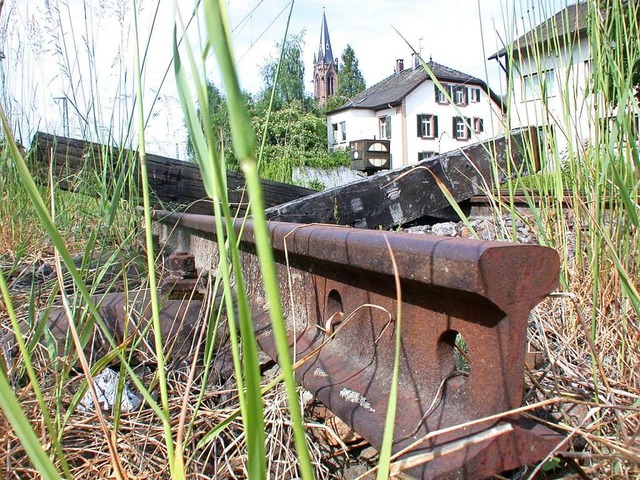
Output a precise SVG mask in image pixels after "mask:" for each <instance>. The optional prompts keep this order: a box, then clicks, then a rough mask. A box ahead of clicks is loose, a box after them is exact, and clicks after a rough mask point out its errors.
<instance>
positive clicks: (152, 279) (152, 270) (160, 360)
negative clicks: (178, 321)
mask: <svg viewBox="0 0 640 480" xmlns="http://www.w3.org/2000/svg"><path fill="white" fill-rule="evenodd" d="M133 3H134V17H133V18H134V34H135V45H136V48H135V65H136V71H135V73H136V97H137V107H138V113H139V114H138V129H139V130H138V134H139V145H138V152H139V158H140V178H141V180H142V199H143V206H144V227H145V229H144V231H145V240H146V248H147V269H148V272H149V294H150V297H151V322H152V325H153V338H154V345H155V352H156V361H157V375H158V384H159V388H160V401H161V404H162V409H163V410H164V415H163V416H162V417H161V419H162V425H163V429H164V437H165V445H166V447H167V457H168V458H169V471H170V472H171V475H172V477H174V478H176V479H182V478H184V471H183V470H184V469H183V467H182V458H176V456H175V445H174V441H173V432H172V428H171V420H170V408H169V393H168V385H167V377H166V372H165V359H164V352H163V350H164V342H163V339H162V326H161V323H160V301H159V299H158V288H157V284H156V267H155V260H156V259H155V255H154V251H153V250H154V249H153V224H152V223H153V222H152V219H151V201H150V197H149V190H150V189H149V177H148V175H147V155H146V147H145V133H144V132H145V125H144V108H143V105H144V104H143V97H142V68H141V65H140V45H139V39H138V36H139V31H138V9H137V7H136V3H137V2H135V1H134V2H133ZM176 462H177V463H176ZM181 473H182V475H181Z"/></svg>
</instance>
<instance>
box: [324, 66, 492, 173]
mask: <svg viewBox="0 0 640 480" xmlns="http://www.w3.org/2000/svg"><path fill="white" fill-rule="evenodd" d="M427 65H428V67H429V69H430V70H431V71H432V72H433V75H434V76H435V78H436V79H437V81H438V82H439V83H440V85H441V87H442V88H439V87H438V86H437V84H436V83H435V82H434V81H433V80H432V79H431V77H430V76H429V74H428V73H427V71H426V70H425V69H424V68H423V67H422V66H421V65H420V64H419V63H417V62H414V65H413V66H412V67H411V68H407V69H405V68H404V62H403V61H402V60H398V61H396V69H395V73H394V75H392V76H390V77H388V78H386V79H384V80H382V81H381V82H379V83H377V84H375V85H373V86H372V87H370V88H368V89H367V90H365V91H364V92H362V93H360V94H359V95H357V96H356V97H355V98H354V99H353V100H351V101H350V102H349V103H347V104H345V105H343V106H342V107H340V108H338V109H336V110H333V111H330V112H328V113H327V129H328V131H327V133H328V147H329V150H336V149H346V148H349V143H350V142H351V141H356V140H362V139H380V140H389V145H390V153H391V168H398V167H401V166H403V165H407V164H411V163H415V162H417V161H419V160H422V159H424V158H428V157H430V156H432V155H436V154H438V153H443V152H447V151H450V150H454V149H456V148H460V147H463V146H465V145H468V144H471V143H475V142H478V141H482V140H485V139H488V138H491V137H494V136H496V135H500V134H502V133H503V131H504V130H503V121H502V110H501V99H500V97H498V96H497V95H496V94H494V93H493V92H492V91H491V90H489V89H488V88H487V85H486V84H485V83H484V82H483V81H482V80H480V79H478V78H475V77H472V76H471V75H467V74H466V73H463V72H459V71H457V70H454V69H452V68H449V67H446V66H444V65H440V64H438V63H436V62H433V61H430V62H429V63H428V64H427Z"/></svg>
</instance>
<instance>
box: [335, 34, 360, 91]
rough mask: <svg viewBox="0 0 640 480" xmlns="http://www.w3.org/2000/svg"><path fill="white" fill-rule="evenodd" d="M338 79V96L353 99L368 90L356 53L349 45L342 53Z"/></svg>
mask: <svg viewBox="0 0 640 480" xmlns="http://www.w3.org/2000/svg"><path fill="white" fill-rule="evenodd" d="M338 78H339V82H338V83H339V87H338V95H341V96H344V97H347V98H353V97H355V96H356V95H357V94H358V93H360V92H362V91H363V90H365V89H366V88H367V85H366V83H365V81H364V77H363V76H362V72H360V69H359V68H358V58H357V57H356V52H355V51H354V50H353V47H351V45H349V44H347V47H346V48H345V49H344V52H342V64H341V65H340V69H339V71H338Z"/></svg>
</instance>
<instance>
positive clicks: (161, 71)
mask: <svg viewBox="0 0 640 480" xmlns="http://www.w3.org/2000/svg"><path fill="white" fill-rule="evenodd" d="M136 3H137V4H138V6H139V16H138V23H139V28H138V31H139V32H141V39H140V44H141V48H142V49H144V48H145V47H147V46H148V54H147V57H146V62H145V73H144V79H143V85H144V89H145V91H144V98H145V115H146V117H147V118H148V119H149V122H148V126H147V129H146V143H147V146H148V150H149V151H151V152H156V153H160V154H164V155H167V156H173V157H179V158H184V155H185V152H184V142H185V139H186V132H185V129H184V122H183V120H182V116H181V112H180V107H179V102H178V97H177V93H176V92H177V90H176V87H175V82H174V77H173V69H172V68H171V55H172V32H173V26H174V24H175V23H174V22H175V18H176V17H175V15H174V2H173V0H137V2H136ZM178 5H179V7H178V11H179V13H180V18H182V19H183V22H186V21H187V19H188V17H189V14H190V11H191V10H190V9H191V8H192V7H191V5H192V4H191V2H188V1H184V0H183V1H181V2H179V3H178ZM565 5H566V0H510V1H509V0H420V1H418V0H325V1H324V2H318V1H312V0H297V1H295V3H294V4H293V10H292V11H291V17H290V22H289V31H288V33H289V34H300V33H302V34H303V35H304V45H305V48H304V58H303V60H304V64H305V77H306V78H305V87H306V89H307V91H308V92H312V88H313V85H312V83H311V74H312V71H313V58H314V53H316V52H317V51H318V46H319V38H320V26H321V21H322V14H323V11H324V12H325V14H326V17H327V23H328V26H329V35H330V39H331V44H332V48H333V53H334V56H340V55H341V54H342V52H343V51H344V48H345V47H346V46H347V44H350V45H351V46H352V47H353V49H354V50H355V53H356V57H357V58H358V61H359V67H360V70H361V72H362V74H363V76H364V78H365V81H366V83H367V85H368V86H371V85H373V84H375V83H377V82H379V81H380V80H382V79H384V78H386V77H387V76H389V75H391V74H393V70H394V67H395V61H396V59H400V58H401V59H404V62H405V66H409V65H410V63H411V47H413V48H414V49H415V50H417V51H420V52H421V54H422V56H423V58H424V59H425V60H428V59H429V58H432V59H433V60H434V61H435V62H438V63H441V64H443V65H446V66H449V67H452V68H455V69H457V70H460V71H462V72H465V73H467V74H470V75H473V76H476V77H478V78H481V79H483V80H485V81H488V84H489V85H490V87H491V88H492V89H494V90H495V91H496V92H498V93H504V87H503V85H502V84H503V83H504V75H503V74H502V72H501V70H500V68H499V66H498V64H497V63H496V62H495V61H493V60H492V61H486V59H487V57H489V56H490V55H491V54H493V53H494V52H495V51H497V50H499V49H500V48H502V46H504V43H505V42H508V41H509V40H513V39H514V38H516V37H517V36H519V35H521V34H522V33H524V32H525V31H526V30H528V29H529V28H531V27H532V26H535V25H536V24H538V23H540V21H542V20H543V19H544V18H547V17H548V16H550V15H552V14H554V13H556V12H557V11H558V10H559V9H561V8H562V7H563V6H565ZM226 7H227V12H228V18H229V24H230V28H231V37H232V40H233V44H234V52H235V59H236V64H237V70H238V74H239V78H240V83H241V87H242V88H243V89H245V90H247V91H249V92H251V93H253V94H256V93H258V92H259V91H260V89H261V88H262V77H261V74H260V70H261V67H262V66H263V65H265V63H267V62H268V61H269V60H270V59H272V58H275V57H277V54H278V51H277V49H276V43H278V42H281V41H282V39H283V38H284V35H285V29H286V26H287V21H288V19H289V13H290V9H291V1H290V0H227V1H226ZM133 18H134V15H133V0H64V1H63V0H49V1H48V2H44V1H43V0H26V1H25V0H6V1H5V5H4V8H3V10H2V16H1V17H0V40H2V45H3V49H4V50H3V53H4V55H5V57H6V58H5V59H4V60H1V61H0V62H1V63H0V66H1V67H2V72H1V73H2V77H1V78H0V80H2V81H3V83H4V87H5V88H4V89H3V91H2V92H1V94H0V101H1V102H2V103H3V106H4V107H5V109H6V110H7V111H8V112H9V113H10V114H11V115H10V116H12V118H13V121H14V125H15V128H16V130H19V131H20V136H22V137H24V138H25V139H26V140H24V141H25V142H28V138H29V137H30V135H31V134H33V132H35V131H36V130H44V131H47V132H50V133H56V134H65V133H66V132H68V133H69V135H70V136H74V137H81V136H84V137H88V138H91V139H97V140H100V139H101V138H102V137H104V135H105V134H106V133H107V132H109V131H111V132H112V133H113V132H119V131H125V130H127V129H128V125H127V121H126V119H127V118H128V117H129V116H130V114H131V112H132V111H133V110H134V106H133V99H134V97H135V91H134V81H133V79H134V77H135V75H134V74H133V72H134V71H135V65H134V52H135V42H134V28H133ZM149 32H151V33H149ZM189 32H190V33H189V39H190V41H191V42H192V45H193V47H194V48H193V51H199V49H198V48H197V43H198V39H199V38H201V37H202V31H201V30H200V31H198V24H197V22H194V23H192V25H191V26H190V27H189ZM409 45H410V46H411V47H410V46H409ZM167 72H168V74H167ZM207 73H208V75H209V76H210V77H211V79H212V80H213V81H214V82H215V83H216V84H217V85H218V86H221V82H220V77H219V73H218V71H217V67H216V64H215V59H209V60H208V61H207ZM63 97H64V98H67V99H68V100H66V101H65V100H61V98H63ZM154 99H156V100H155V101H153V100H154ZM65 102H66V109H67V112H68V114H67V118H66V119H65V118H64V114H63V113H64V106H65V105H64V104H65ZM114 119H115V120H114ZM96 125H99V128H97V129H96V128H95V126H96ZM114 136H115V137H116V138H119V137H118V134H117V133H115V135H114ZM131 141H132V143H134V144H135V142H136V140H135V138H133V139H131Z"/></svg>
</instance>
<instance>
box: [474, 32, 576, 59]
mask: <svg viewBox="0 0 640 480" xmlns="http://www.w3.org/2000/svg"><path fill="white" fill-rule="evenodd" d="M530 31H531V30H530ZM527 33H528V32H527ZM576 34H577V35H578V38H584V37H586V36H587V35H586V34H587V27H585V28H581V29H580V30H576V31H575V32H572V35H576ZM525 35H526V34H525ZM562 37H565V35H562ZM555 38H557V37H553V39H555ZM553 39H551V38H547V39H544V40H539V41H538V42H535V43H531V44H528V45H523V46H522V47H520V46H518V47H516V46H515V44H516V43H518V40H519V38H518V40H515V41H514V42H512V43H511V44H509V45H508V46H506V47H503V48H501V49H500V50H498V51H497V52H496V53H494V54H493V55H491V56H490V57H488V58H487V60H497V59H498V58H500V57H506V56H507V55H508V53H509V47H511V52H512V53H514V54H515V53H520V52H521V51H523V50H526V49H528V48H532V47H534V46H537V45H541V44H544V43H546V42H550V41H552V40H553Z"/></svg>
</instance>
